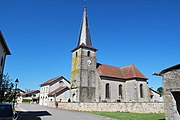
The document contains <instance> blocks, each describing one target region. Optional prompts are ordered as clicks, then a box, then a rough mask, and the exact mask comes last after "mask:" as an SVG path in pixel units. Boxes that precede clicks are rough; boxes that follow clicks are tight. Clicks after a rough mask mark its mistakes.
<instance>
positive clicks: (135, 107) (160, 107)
mask: <svg viewBox="0 0 180 120" xmlns="http://www.w3.org/2000/svg"><path fill="white" fill-rule="evenodd" d="M48 106H49V107H55V103H54V102H50V103H49V104H48ZM58 108H59V109H66V110H77V111H108V112H134V113H164V103H126V102H124V103H62V102H61V103H58Z"/></svg>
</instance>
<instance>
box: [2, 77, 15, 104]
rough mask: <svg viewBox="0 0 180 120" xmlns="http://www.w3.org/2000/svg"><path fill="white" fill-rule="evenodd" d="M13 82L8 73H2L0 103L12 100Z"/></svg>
mask: <svg viewBox="0 0 180 120" xmlns="http://www.w3.org/2000/svg"><path fill="white" fill-rule="evenodd" d="M13 87H14V85H13V83H12V79H10V77H9V75H8V74H6V75H3V79H2V83H1V86H0V103H2V102H12V100H13Z"/></svg>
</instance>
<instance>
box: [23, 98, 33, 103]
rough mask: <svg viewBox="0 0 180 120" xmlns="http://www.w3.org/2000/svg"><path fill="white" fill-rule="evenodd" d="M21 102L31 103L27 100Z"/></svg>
mask: <svg viewBox="0 0 180 120" xmlns="http://www.w3.org/2000/svg"><path fill="white" fill-rule="evenodd" d="M22 102H26V103H30V102H31V100H29V99H23V101H22Z"/></svg>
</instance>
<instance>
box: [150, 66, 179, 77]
mask: <svg viewBox="0 0 180 120" xmlns="http://www.w3.org/2000/svg"><path fill="white" fill-rule="evenodd" d="M176 69H180V64H176V65H174V66H171V67H169V68H166V69H164V70H162V71H160V72H159V73H153V75H157V76H161V75H162V74H164V73H166V72H168V71H172V70H176Z"/></svg>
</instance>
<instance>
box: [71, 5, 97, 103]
mask: <svg viewBox="0 0 180 120" xmlns="http://www.w3.org/2000/svg"><path fill="white" fill-rule="evenodd" d="M96 51H97V49H96V48H94V47H93V46H92V43H91V37H90V32H89V26H88V17H87V11H86V5H84V12H83V18H82V23H81V28H80V34H79V40H78V44H77V47H76V48H75V49H73V50H72V70H71V101H72V102H95V93H96V81H95V78H96V77H95V71H96Z"/></svg>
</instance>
